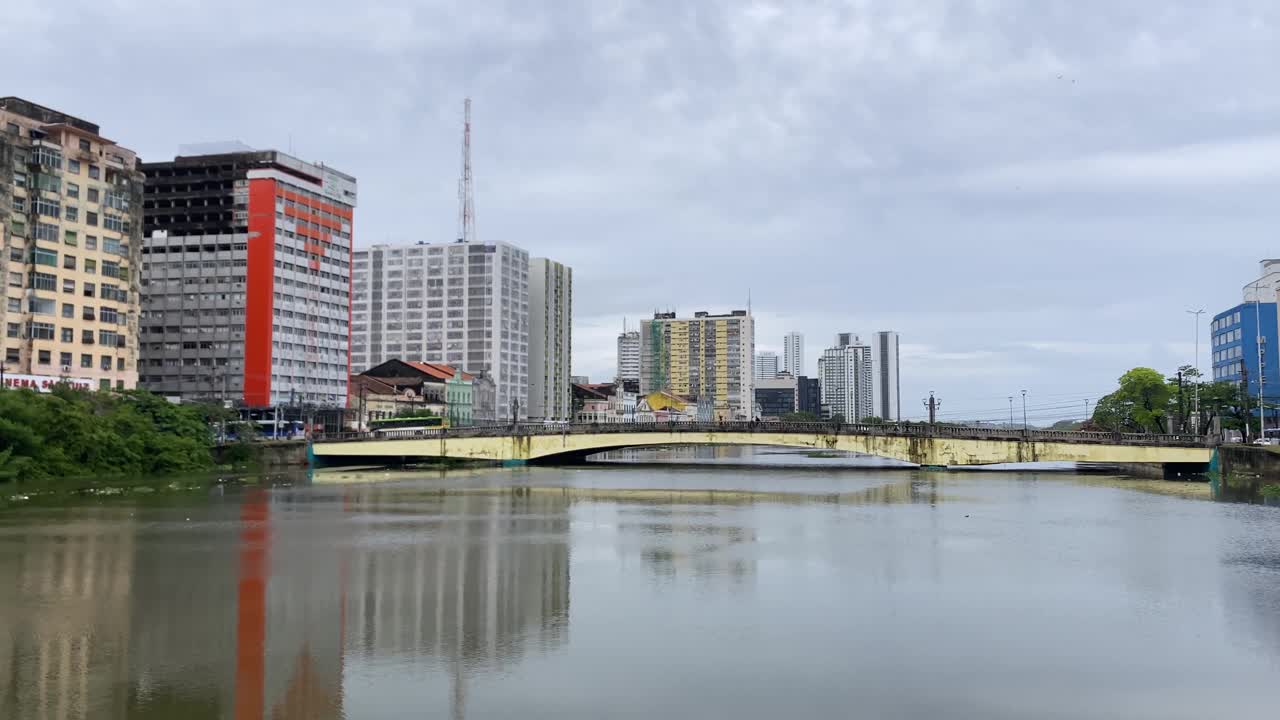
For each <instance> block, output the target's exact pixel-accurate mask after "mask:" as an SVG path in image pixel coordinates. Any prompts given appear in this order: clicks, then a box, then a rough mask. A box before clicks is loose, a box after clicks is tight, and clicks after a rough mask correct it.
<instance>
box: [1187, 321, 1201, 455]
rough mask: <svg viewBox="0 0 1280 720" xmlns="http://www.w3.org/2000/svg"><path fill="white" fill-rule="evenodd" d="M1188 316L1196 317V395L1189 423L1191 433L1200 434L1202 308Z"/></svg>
mask: <svg viewBox="0 0 1280 720" xmlns="http://www.w3.org/2000/svg"><path fill="white" fill-rule="evenodd" d="M1187 313H1188V314H1191V315H1195V316H1196V394H1195V400H1194V401H1193V402H1194V403H1195V418H1194V420H1193V421H1192V423H1191V431H1192V432H1194V433H1195V434H1197V435H1199V434H1200V316H1201V315H1203V314H1204V308H1200V309H1199V310H1188V311H1187Z"/></svg>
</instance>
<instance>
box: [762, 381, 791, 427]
mask: <svg viewBox="0 0 1280 720" xmlns="http://www.w3.org/2000/svg"><path fill="white" fill-rule="evenodd" d="M796 387H797V384H796V378H793V377H791V376H790V375H789V374H787V373H782V374H781V375H779V376H778V377H775V378H759V379H757V380H756V386H755V389H754V393H755V412H756V415H755V416H756V417H758V418H760V419H761V420H781V419H782V418H783V417H784V416H786V415H790V414H791V413H793V412H795V411H796Z"/></svg>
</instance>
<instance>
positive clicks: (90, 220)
mask: <svg viewBox="0 0 1280 720" xmlns="http://www.w3.org/2000/svg"><path fill="white" fill-rule="evenodd" d="M89 192H90V193H92V192H93V191H92V190H90V191H89ZM84 223H85V224H86V225H92V226H93V227H98V213H96V212H87V213H85V214H84Z"/></svg>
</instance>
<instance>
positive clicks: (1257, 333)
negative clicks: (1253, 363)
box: [1245, 278, 1267, 442]
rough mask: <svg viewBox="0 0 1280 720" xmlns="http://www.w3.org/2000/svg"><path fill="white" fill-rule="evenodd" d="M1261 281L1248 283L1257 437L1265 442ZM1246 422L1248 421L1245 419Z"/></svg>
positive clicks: (1264, 374)
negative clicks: (1255, 360)
mask: <svg viewBox="0 0 1280 720" xmlns="http://www.w3.org/2000/svg"><path fill="white" fill-rule="evenodd" d="M1261 282H1262V278H1258V279H1257V280H1254V281H1253V282H1251V283H1249V285H1250V286H1252V287H1253V324H1254V338H1253V339H1254V345H1256V346H1257V348H1258V439H1260V440H1262V441H1263V442H1266V439H1267V425H1266V417H1267V410H1266V408H1264V407H1263V406H1262V385H1263V383H1264V382H1266V373H1265V371H1264V370H1263V367H1262V342H1263V337H1262V308H1261V302H1260V301H1259V300H1258V295H1259V293H1260V292H1261V291H1260V289H1259V287H1258V285H1259V283H1261ZM1248 391H1249V389H1248V387H1246V388H1245V393H1246V394H1247V393H1248ZM1246 422H1248V421H1247V420H1246Z"/></svg>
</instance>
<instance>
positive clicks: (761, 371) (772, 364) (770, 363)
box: [755, 350, 778, 380]
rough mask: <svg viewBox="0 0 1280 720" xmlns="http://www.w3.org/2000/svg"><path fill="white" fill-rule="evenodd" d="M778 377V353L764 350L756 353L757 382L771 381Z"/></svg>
mask: <svg viewBox="0 0 1280 720" xmlns="http://www.w3.org/2000/svg"><path fill="white" fill-rule="evenodd" d="M776 377H778V353H776V352H773V351H772V350H764V351H761V352H758V353H756V373H755V378H756V379H757V380H771V379H773V378H776Z"/></svg>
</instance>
